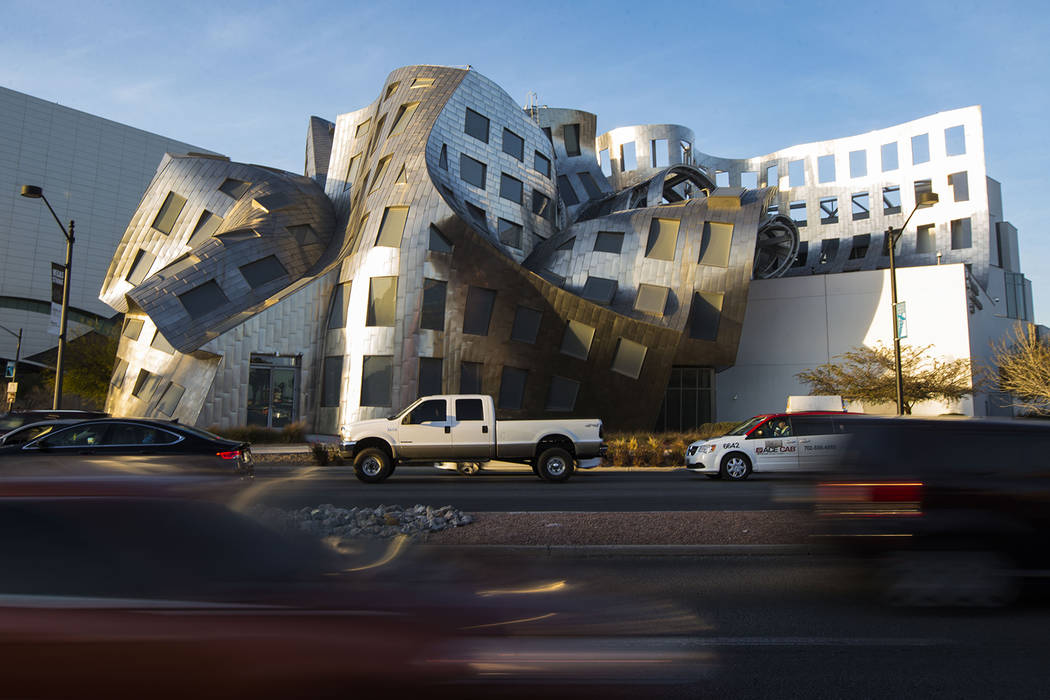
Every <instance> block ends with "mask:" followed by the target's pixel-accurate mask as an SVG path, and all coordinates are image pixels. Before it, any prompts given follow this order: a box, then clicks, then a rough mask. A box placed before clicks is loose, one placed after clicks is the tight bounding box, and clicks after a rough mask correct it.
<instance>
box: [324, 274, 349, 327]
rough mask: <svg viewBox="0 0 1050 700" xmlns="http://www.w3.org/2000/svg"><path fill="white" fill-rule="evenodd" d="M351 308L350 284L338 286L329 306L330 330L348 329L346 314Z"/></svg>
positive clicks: (345, 283)
mask: <svg viewBox="0 0 1050 700" xmlns="http://www.w3.org/2000/svg"><path fill="white" fill-rule="evenodd" d="M349 307H350V283H349V282H343V283H342V284H337V285H336V286H335V289H333V290H332V301H331V303H330V304H329V306H328V330H330V331H332V330H336V329H337V328H346V312H347V310H348V309H349Z"/></svg>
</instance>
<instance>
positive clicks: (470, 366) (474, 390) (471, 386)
mask: <svg viewBox="0 0 1050 700" xmlns="http://www.w3.org/2000/svg"><path fill="white" fill-rule="evenodd" d="M459 393H461V394H480V393H481V363H480V362H460V363H459ZM457 405H458V404H457ZM457 418H459V419H460V420H463V418H462V416H458V415H457Z"/></svg>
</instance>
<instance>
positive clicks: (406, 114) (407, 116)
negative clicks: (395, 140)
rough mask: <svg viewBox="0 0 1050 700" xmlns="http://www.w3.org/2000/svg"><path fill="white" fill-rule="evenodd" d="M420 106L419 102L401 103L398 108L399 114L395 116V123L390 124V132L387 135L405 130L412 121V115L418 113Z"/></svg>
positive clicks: (393, 134)
mask: <svg viewBox="0 0 1050 700" xmlns="http://www.w3.org/2000/svg"><path fill="white" fill-rule="evenodd" d="M418 108H419V103H418V102H409V103H407V104H403V105H401V107H399V108H398V110H397V114H396V115H395V116H394V123H393V124H391V125H390V133H389V134H387V137H388V138H389V137H391V136H395V135H396V134H400V133H401V132H402V131H404V130H405V127H406V126H407V125H408V122H409V121H411V119H412V115H413V114H415V113H416V109H418Z"/></svg>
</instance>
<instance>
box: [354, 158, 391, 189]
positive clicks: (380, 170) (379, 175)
mask: <svg viewBox="0 0 1050 700" xmlns="http://www.w3.org/2000/svg"><path fill="white" fill-rule="evenodd" d="M393 158H394V156H392V155H389V156H383V158H381V159H380V160H379V163H377V164H376V169H375V172H374V173H372V186H371V187H370V188H368V191H369V193H372V192H375V191H376V190H378V189H379V183H380V182H382V180H383V175H385V174H386V169H387V168H389V167H390V161H391V160H392V159H393ZM361 184H364V183H363V182H362V183H361Z"/></svg>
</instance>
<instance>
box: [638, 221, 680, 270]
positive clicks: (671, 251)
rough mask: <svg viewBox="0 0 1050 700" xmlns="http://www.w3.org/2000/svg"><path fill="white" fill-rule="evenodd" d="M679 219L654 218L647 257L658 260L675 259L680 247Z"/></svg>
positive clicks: (650, 226) (646, 248) (647, 245)
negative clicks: (676, 251)
mask: <svg viewBox="0 0 1050 700" xmlns="http://www.w3.org/2000/svg"><path fill="white" fill-rule="evenodd" d="M680 224H681V222H680V221H679V220H678V219H653V220H652V222H651V223H650V224H649V240H648V241H647V243H646V246H645V257H647V258H655V259H656V260H674V256H675V250H676V249H677V248H678V227H679V225H680Z"/></svg>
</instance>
